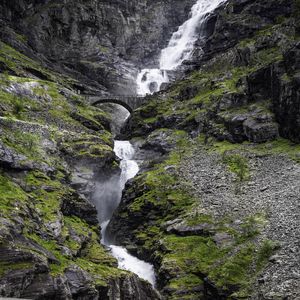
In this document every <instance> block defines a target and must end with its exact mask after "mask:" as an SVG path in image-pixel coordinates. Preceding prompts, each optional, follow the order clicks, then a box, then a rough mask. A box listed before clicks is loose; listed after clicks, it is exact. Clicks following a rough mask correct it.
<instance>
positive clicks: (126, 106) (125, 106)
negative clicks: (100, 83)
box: [92, 99, 133, 114]
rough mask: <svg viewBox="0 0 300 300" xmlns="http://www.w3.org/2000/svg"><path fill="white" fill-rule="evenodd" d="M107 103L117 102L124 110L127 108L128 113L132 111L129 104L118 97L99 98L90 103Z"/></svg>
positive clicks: (95, 104) (94, 104)
mask: <svg viewBox="0 0 300 300" xmlns="http://www.w3.org/2000/svg"><path fill="white" fill-rule="evenodd" d="M107 103H109V104H111V103H112V104H118V105H120V106H122V107H124V108H125V109H126V110H128V112H129V113H130V114H131V113H132V112H133V109H132V108H131V106H130V105H129V104H127V103H126V102H124V101H121V100H119V99H100V100H97V101H95V102H93V103H92V105H93V106H97V105H98V104H107Z"/></svg>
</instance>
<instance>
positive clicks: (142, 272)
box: [101, 141, 155, 285]
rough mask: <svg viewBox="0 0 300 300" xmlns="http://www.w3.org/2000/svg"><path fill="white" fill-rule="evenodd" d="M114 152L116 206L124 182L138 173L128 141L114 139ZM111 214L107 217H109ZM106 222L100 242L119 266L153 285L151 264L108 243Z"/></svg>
mask: <svg viewBox="0 0 300 300" xmlns="http://www.w3.org/2000/svg"><path fill="white" fill-rule="evenodd" d="M114 152H115V153H116V155H117V156H118V157H119V158H120V159H121V163H120V168H121V175H120V177H119V180H118V182H117V185H115V186H114V189H118V190H119V191H120V193H118V199H117V203H115V206H117V205H118V204H119V202H120V200H121V192H122V190H123V189H124V187H125V184H126V182H127V181H128V180H129V179H131V178H133V177H134V176H135V175H136V174H137V173H138V171H139V167H138V164H137V163H136V162H135V161H134V160H133V159H132V158H133V155H134V148H133V147H132V145H131V144H130V142H129V141H115V147H114ZM113 183H116V182H115V180H113ZM103 198H104V197H103ZM102 200H104V199H102ZM109 200H110V201H111V200H116V199H111V198H109ZM111 214H112V211H111ZM111 214H110V216H109V218H110V217H111ZM108 223H109V219H106V220H102V224H101V227H102V232H101V233H102V241H101V242H102V243H103V244H104V245H106V246H108V247H109V248H110V249H111V253H112V255H113V256H114V257H115V258H116V259H117V260H118V266H119V268H120V269H123V270H128V271H131V272H133V273H135V274H137V275H138V276H139V277H141V278H143V279H145V280H148V281H149V282H150V283H151V284H152V285H154V284H155V273H154V268H153V266H152V265H151V264H149V263H146V262H144V261H142V260H140V259H138V258H136V257H134V256H132V255H130V254H129V253H128V251H127V250H126V249H125V248H123V247H120V246H116V245H112V244H110V243H109V241H108V239H107V238H106V227H107V225H108Z"/></svg>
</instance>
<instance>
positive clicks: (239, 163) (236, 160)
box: [222, 152, 250, 181]
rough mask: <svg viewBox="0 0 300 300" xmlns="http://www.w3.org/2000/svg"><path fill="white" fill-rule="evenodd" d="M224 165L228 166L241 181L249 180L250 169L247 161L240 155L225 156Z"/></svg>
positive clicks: (225, 154)
mask: <svg viewBox="0 0 300 300" xmlns="http://www.w3.org/2000/svg"><path fill="white" fill-rule="evenodd" d="M222 160H223V163H225V164H226V165H228V167H229V170H230V171H231V172H233V173H235V174H236V176H237V178H238V180H239V181H245V180H247V179H249V176H250V175H249V167H248V162H247V159H246V158H245V157H243V156H241V155H240V154H227V153H226V152H225V153H224V155H223V158H222Z"/></svg>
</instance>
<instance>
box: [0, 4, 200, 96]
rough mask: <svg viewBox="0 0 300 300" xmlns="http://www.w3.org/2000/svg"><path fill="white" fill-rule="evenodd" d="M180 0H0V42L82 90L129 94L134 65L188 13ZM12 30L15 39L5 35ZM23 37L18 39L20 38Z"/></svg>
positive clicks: (149, 59) (151, 55) (152, 55)
mask: <svg viewBox="0 0 300 300" xmlns="http://www.w3.org/2000/svg"><path fill="white" fill-rule="evenodd" d="M193 3H194V0H186V1H179V0H176V1H171V0H168V1H158V0H155V1H148V0H130V1H118V0H115V1H106V0H103V1H72V0H68V1H55V0H47V1H32V0H21V1H19V0H14V1H2V3H1V4H0V8H1V17H2V28H1V37H2V39H3V40H4V41H5V42H8V43H10V44H13V46H15V47H17V48H18V49H19V48H20V49H21V50H22V51H24V52H25V53H26V54H29V56H33V55H34V56H35V58H39V59H41V60H42V61H44V63H46V64H47V66H49V67H51V68H55V69H56V70H57V71H59V72H63V73H65V74H68V76H71V77H75V78H77V79H78V80H80V84H79V85H78V86H76V85H75V86H74V88H77V89H78V90H80V91H82V92H86V93H97V94H99V92H102V93H104V92H110V91H114V92H115V93H117V94H125V93H129V94H132V93H133V92H135V86H134V84H135V83H134V77H135V74H136V72H137V70H138V68H139V66H140V65H145V64H150V65H151V64H155V63H156V60H155V59H156V57H157V55H158V54H159V51H160V50H159V49H161V47H162V46H163V45H165V44H166V43H167V41H168V40H169V38H170V35H171V33H172V32H173V31H174V29H175V28H176V26H179V25H180V24H181V23H182V22H183V21H184V20H185V19H186V18H187V16H188V13H189V11H190V7H191V5H192V4H193ZM10 29H12V30H16V32H17V34H18V36H17V37H19V39H17V40H15V36H13V35H12V34H11V30H10ZM22 37H23V39H22Z"/></svg>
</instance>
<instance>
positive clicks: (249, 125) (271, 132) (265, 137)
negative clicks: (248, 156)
mask: <svg viewBox="0 0 300 300" xmlns="http://www.w3.org/2000/svg"><path fill="white" fill-rule="evenodd" d="M278 127H279V125H278V124H277V123H275V122H261V121H258V120H257V119H252V118H249V119H247V120H246V121H245V122H244V123H243V129H244V132H245V135H246V136H247V138H248V140H249V141H251V142H255V143H262V142H266V141H272V140H274V139H276V138H277V137H278V136H279V132H278Z"/></svg>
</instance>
